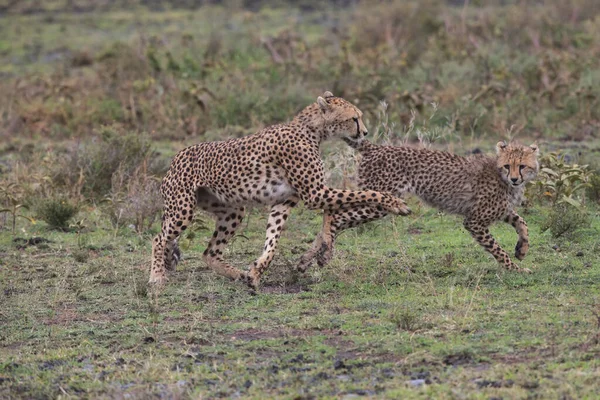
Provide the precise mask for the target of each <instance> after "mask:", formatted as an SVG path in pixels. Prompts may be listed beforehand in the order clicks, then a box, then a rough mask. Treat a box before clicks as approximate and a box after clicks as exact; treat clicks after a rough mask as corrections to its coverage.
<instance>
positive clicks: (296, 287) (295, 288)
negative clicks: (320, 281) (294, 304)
mask: <svg viewBox="0 0 600 400" xmlns="http://www.w3.org/2000/svg"><path fill="white" fill-rule="evenodd" d="M260 291H261V292H262V293H268V294H290V293H301V292H310V288H308V287H307V286H305V285H301V284H292V285H265V286H262V287H261V288H260Z"/></svg>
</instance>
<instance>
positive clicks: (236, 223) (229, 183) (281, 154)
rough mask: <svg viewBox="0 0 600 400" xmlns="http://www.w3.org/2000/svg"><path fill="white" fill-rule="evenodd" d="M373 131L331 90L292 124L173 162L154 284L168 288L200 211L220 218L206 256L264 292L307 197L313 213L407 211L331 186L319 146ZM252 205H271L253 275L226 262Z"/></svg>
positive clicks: (195, 150)
mask: <svg viewBox="0 0 600 400" xmlns="http://www.w3.org/2000/svg"><path fill="white" fill-rule="evenodd" d="M366 133H367V129H366V127H365V125H364V123H363V121H362V113H361V111H360V110H359V109H358V108H356V107H355V106H354V105H352V104H351V103H350V102H348V101H346V100H344V99H342V98H338V97H334V96H333V95H332V94H331V93H330V92H325V94H324V95H323V97H319V98H318V99H317V102H316V103H313V104H311V105H309V106H308V107H306V108H305V109H304V110H303V111H302V112H300V114H298V115H297V116H296V117H295V118H294V119H293V120H292V121H291V122H290V123H288V124H281V125H274V126H270V127H267V128H265V129H263V130H261V131H259V132H258V133H256V134H254V135H251V136H247V137H244V138H239V139H232V140H228V141H223V142H207V143H200V144H197V145H194V146H191V147H188V148H186V149H184V150H182V151H181V152H179V153H178V154H177V155H176V156H175V158H174V159H173V161H172V163H171V166H170V168H169V171H168V172H167V175H166V176H165V178H164V179H163V182H162V185H161V188H160V191H161V194H162V197H163V199H164V213H163V219H162V229H161V232H160V233H159V234H158V235H157V236H156V237H155V238H154V241H153V243H152V265H151V268H150V280H149V283H151V284H163V283H164V282H165V280H166V270H173V269H175V267H176V265H177V262H178V261H179V259H180V251H179V248H178V246H177V239H178V237H179V236H180V235H181V233H182V232H183V231H184V230H185V229H186V228H187V227H188V226H189V225H190V223H191V222H192V219H193V215H194V212H195V210H196V208H200V209H202V210H204V211H207V212H209V213H211V214H213V215H214V216H215V218H216V228H215V231H214V233H213V236H212V239H211V240H210V242H209V243H208V246H207V248H206V251H205V252H204V255H203V259H204V260H205V262H206V263H207V264H208V266H209V267H210V268H212V269H213V270H214V271H215V272H217V273H219V274H221V275H224V276H226V277H229V278H231V279H234V280H237V279H242V280H244V281H246V282H247V284H248V285H250V286H251V287H257V285H258V284H259V279H260V276H261V274H262V273H263V272H264V271H265V269H266V268H267V267H268V265H269V263H270V262H271V260H272V258H273V255H274V252H275V249H276V246H277V242H278V240H279V237H280V235H281V232H282V230H283V227H284V225H285V222H286V220H287V218H288V216H289V214H290V211H291V209H292V207H294V206H295V205H296V204H297V203H298V202H299V201H300V200H302V201H304V202H305V204H306V205H307V207H308V208H311V209H324V210H330V211H333V210H336V209H338V208H340V207H342V206H349V205H352V204H354V205H367V204H377V205H379V206H380V207H382V208H381V209H382V210H384V209H385V210H387V211H389V212H391V213H394V214H407V213H408V212H409V210H408V208H407V207H406V205H405V204H404V202H403V201H402V200H401V199H399V198H396V197H393V196H390V195H387V194H381V193H379V192H375V191H372V190H364V191H348V190H336V189H332V188H329V187H327V186H325V183H324V173H323V164H322V161H321V158H320V153H319V146H320V144H321V142H323V141H324V140H326V139H330V138H335V137H339V138H342V139H344V140H346V141H348V142H349V143H359V142H361V141H362V140H363V139H364V136H365V135H366ZM249 204H263V205H268V206H271V211H270V214H269V218H268V222H267V233H266V241H265V244H264V247H263V253H262V255H261V256H260V257H259V258H258V260H256V261H255V262H254V264H253V265H252V266H251V268H250V270H249V271H248V272H245V271H241V270H239V269H237V268H234V267H233V266H231V265H229V264H228V263H226V262H225V261H224V260H223V251H224V249H225V246H226V245H227V243H228V242H229V241H230V240H231V238H232V237H233V236H234V234H235V232H236V231H237V229H238V228H239V227H240V225H241V222H242V219H243V218H244V214H245V211H246V206H247V205H249Z"/></svg>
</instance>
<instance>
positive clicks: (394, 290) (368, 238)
mask: <svg viewBox="0 0 600 400" xmlns="http://www.w3.org/2000/svg"><path fill="white" fill-rule="evenodd" d="M417 210H419V208H418V207H417ZM538 211H539V210H538V209H532V210H531V212H530V213H529V214H528V215H527V216H526V219H527V221H528V223H529V226H530V231H531V243H532V249H531V252H530V254H529V255H528V258H527V259H526V260H525V261H523V262H522V263H521V264H522V265H524V266H526V267H529V268H531V269H533V271H534V272H533V274H531V275H521V274H515V273H509V272H506V271H503V270H501V269H500V268H499V267H498V266H497V265H496V263H495V262H494V261H493V259H491V257H489V256H488V255H487V254H485V253H484V252H483V251H482V250H481V249H480V248H479V247H478V246H477V245H476V244H475V243H474V242H473V241H472V239H471V238H470V237H469V235H468V234H467V232H466V231H464V229H462V227H461V224H460V221H459V220H457V218H455V217H453V216H445V215H438V214H437V213H436V212H435V211H434V210H430V209H425V208H421V209H420V211H418V212H417V213H415V214H414V215H412V216H410V217H407V218H400V217H397V218H395V219H393V220H392V219H386V220H383V221H380V222H377V223H372V224H370V225H368V226H367V227H365V228H363V229H362V230H363V231H362V232H360V233H359V232H356V231H350V232H348V233H346V234H344V235H343V236H342V237H341V238H340V239H339V241H338V247H337V255H336V257H335V258H334V261H333V262H332V263H331V264H330V265H329V266H327V267H325V268H322V269H319V268H317V267H314V268H313V269H311V270H309V272H308V273H307V274H306V275H298V274H296V273H295V272H293V270H292V266H293V261H294V260H295V259H296V258H297V257H298V254H299V253H300V252H301V251H303V250H305V249H306V248H307V247H308V245H309V243H308V241H309V239H311V238H312V235H313V234H314V232H316V231H317V230H318V227H319V222H320V218H319V217H318V215H316V214H315V213H313V212H310V211H308V210H302V209H299V210H297V211H295V212H294V213H293V215H292V217H291V219H290V221H289V225H288V227H289V228H288V230H287V231H286V232H285V235H284V238H283V240H282V243H281V250H280V252H279V255H278V256H277V257H276V259H275V261H274V263H273V265H272V267H271V268H270V270H269V273H268V275H267V276H266V278H265V280H264V282H263V287H262V289H261V290H260V292H259V293H258V294H256V295H253V294H252V293H251V292H249V291H248V290H247V289H246V288H245V287H244V286H243V285H241V284H238V283H232V282H229V281H227V280H225V279H223V278H221V277H218V276H217V275H215V274H214V273H212V272H210V271H207V270H206V269H205V268H204V266H203V264H202V262H201V261H200V255H201V251H202V250H203V248H204V245H205V242H206V240H207V239H208V235H209V233H208V232H206V233H205V234H204V235H199V236H200V237H199V238H197V239H196V240H195V241H193V243H192V245H191V247H190V249H189V250H188V251H187V252H186V253H185V257H186V258H185V261H184V262H183V263H182V264H181V265H180V266H179V269H178V271H177V272H176V273H174V274H172V275H171V279H170V281H169V285H168V286H167V288H166V289H165V291H164V292H163V293H162V294H161V295H160V296H159V297H153V296H152V295H148V294H147V291H146V288H145V282H146V280H147V264H148V260H149V258H148V257H149V254H150V246H149V239H148V237H139V236H137V235H135V234H134V233H133V232H127V231H123V232H121V233H120V235H119V237H118V238H114V237H112V235H111V232H102V231H97V232H92V233H89V234H87V235H88V237H87V239H86V240H85V243H86V244H85V248H86V249H87V250H88V252H89V255H90V256H89V259H88V260H87V261H84V262H83V263H82V262H80V261H77V260H76V259H75V258H76V257H77V254H78V251H80V248H81V240H78V238H77V235H76V234H74V233H59V232H49V231H46V230H45V229H44V228H43V227H42V226H39V227H38V228H35V229H33V230H32V229H31V227H23V228H24V229H25V230H26V235H27V236H38V235H43V236H44V237H46V238H48V239H49V240H51V242H50V243H48V244H46V245H45V246H41V245H38V246H29V247H27V248H25V249H21V250H17V249H16V247H15V244H14V243H12V241H11V235H9V234H8V233H3V234H2V235H1V236H0V251H1V252H2V254H3V257H2V260H3V261H2V266H1V268H0V274H1V275H0V276H1V279H0V281H1V282H2V293H1V294H0V295H2V297H3V302H2V303H3V307H2V311H1V314H0V319H1V321H0V322H1V324H0V326H1V327H2V328H1V330H0V337H1V340H2V342H1V346H2V347H1V352H2V364H0V378H2V379H1V386H0V393H2V395H3V396H8V397H11V396H12V397H57V396H59V395H65V394H66V395H71V396H77V397H80V396H86V397H96V396H109V397H122V396H125V395H127V396H132V397H134V398H144V397H148V396H150V395H157V396H161V397H203V398H204V397H211V398H212V397H231V396H242V397H248V398H264V397H283V398H298V397H300V398H312V397H317V398H323V397H334V398H337V397H339V396H345V395H350V394H354V395H365V396H376V397H382V398H396V397H398V396H401V397H408V398H411V397H415V398H416V397H436V398H453V397H454V395H453V393H454V394H458V393H460V394H461V396H466V397H469V398H471V397H472V398H489V397H509V398H526V397H528V396H532V395H536V396H540V397H555V396H558V395H560V396H567V397H572V398H583V397H588V398H589V397H593V396H594V393H596V392H597V390H598V389H599V387H598V385H597V382H598V374H599V372H600V371H599V364H598V358H597V356H598V351H599V350H600V347H599V346H598V335H599V334H600V326H598V320H597V317H596V315H597V314H595V313H597V312H598V308H599V307H600V302H599V300H600V298H599V296H600V292H599V290H598V286H597V282H598V279H599V278H600V276H599V275H600V269H599V268H598V266H599V265H600V264H599V261H600V246H598V243H597V232H598V229H600V223H599V222H598V218H597V215H596V218H594V222H593V226H592V228H590V230H588V231H585V232H584V233H583V234H582V235H581V236H580V239H579V240H578V241H577V242H571V241H568V240H560V239H553V238H552V237H551V236H550V235H549V234H541V233H540V228H539V226H540V219H541V216H540V215H539V212H538ZM595 212H596V213H597V211H595ZM264 215H265V214H264V213H261V212H258V211H256V212H254V213H252V214H251V216H250V218H249V224H248V227H247V228H246V229H245V231H244V232H243V234H244V236H245V238H247V239H245V238H244V237H242V236H240V237H238V238H237V240H235V241H234V243H233V245H232V246H231V248H230V253H229V254H228V258H230V259H232V260H233V261H234V262H235V263H236V264H237V265H240V266H244V265H249V264H250V262H251V261H252V260H253V258H254V257H255V256H256V255H257V252H258V250H259V249H260V248H261V242H262V236H263V225H264ZM493 232H494V234H495V235H496V236H497V238H498V240H499V241H500V242H501V243H502V244H503V245H504V246H505V247H506V248H509V247H511V246H512V245H513V244H514V242H515V239H516V235H515V234H514V232H513V231H512V228H511V227H509V226H502V225H498V226H496V227H495V229H494V231H493ZM21 233H23V230H21ZM555 245H556V246H557V248H558V250H553V246H555Z"/></svg>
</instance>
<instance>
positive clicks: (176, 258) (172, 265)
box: [165, 239, 183, 272]
mask: <svg viewBox="0 0 600 400" xmlns="http://www.w3.org/2000/svg"><path fill="white" fill-rule="evenodd" d="M182 260H183V254H182V253H181V249H180V248H179V244H178V243H177V239H175V240H174V241H173V244H172V247H171V249H170V251H169V252H168V253H167V259H166V262H165V268H166V270H167V271H169V272H173V271H175V270H176V269H177V265H178V264H179V263H180V262H181V261H182Z"/></svg>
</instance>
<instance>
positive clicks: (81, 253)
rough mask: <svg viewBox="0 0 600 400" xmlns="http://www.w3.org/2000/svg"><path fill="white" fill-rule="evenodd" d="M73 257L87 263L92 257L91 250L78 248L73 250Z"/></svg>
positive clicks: (79, 261)
mask: <svg viewBox="0 0 600 400" xmlns="http://www.w3.org/2000/svg"><path fill="white" fill-rule="evenodd" d="M72 254H73V258H74V259H75V261H77V262H78V263H85V262H87V260H88V259H89V258H90V252H89V250H88V249H77V250H73V253H72Z"/></svg>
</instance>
